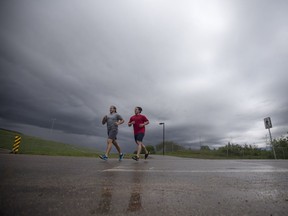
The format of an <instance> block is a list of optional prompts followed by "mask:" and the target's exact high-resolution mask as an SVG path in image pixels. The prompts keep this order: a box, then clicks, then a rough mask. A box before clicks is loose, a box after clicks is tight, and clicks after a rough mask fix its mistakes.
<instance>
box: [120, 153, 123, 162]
mask: <svg viewBox="0 0 288 216" xmlns="http://www.w3.org/2000/svg"><path fill="white" fill-rule="evenodd" d="M123 158H124V154H123V153H121V154H120V155H119V161H121V160H122V159H123Z"/></svg>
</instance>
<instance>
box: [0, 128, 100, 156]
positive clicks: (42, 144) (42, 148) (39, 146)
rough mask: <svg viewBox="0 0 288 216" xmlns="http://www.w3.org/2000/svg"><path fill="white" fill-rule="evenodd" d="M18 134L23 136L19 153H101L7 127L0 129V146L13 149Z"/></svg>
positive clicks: (95, 154)
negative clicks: (7, 128)
mask: <svg viewBox="0 0 288 216" xmlns="http://www.w3.org/2000/svg"><path fill="white" fill-rule="evenodd" d="M16 135H20V136H21V142H20V145H19V152H18V154H33V155H54V156H60V155H61V156H85V157H98V155H99V153H100V152H99V151H97V150H94V149H89V148H84V147H75V146H73V145H71V144H65V143H60V142H54V141H49V140H43V139H40V138H37V137H32V136H27V135H25V134H21V133H18V132H16V131H9V130H5V129H0V148H2V149H8V150H10V151H11V150H12V147H13V144H14V141H15V136H16Z"/></svg>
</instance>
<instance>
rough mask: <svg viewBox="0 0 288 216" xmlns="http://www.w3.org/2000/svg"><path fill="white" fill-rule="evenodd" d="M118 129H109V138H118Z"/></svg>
mask: <svg viewBox="0 0 288 216" xmlns="http://www.w3.org/2000/svg"><path fill="white" fill-rule="evenodd" d="M117 134H118V130H108V139H112V140H116V139H117Z"/></svg>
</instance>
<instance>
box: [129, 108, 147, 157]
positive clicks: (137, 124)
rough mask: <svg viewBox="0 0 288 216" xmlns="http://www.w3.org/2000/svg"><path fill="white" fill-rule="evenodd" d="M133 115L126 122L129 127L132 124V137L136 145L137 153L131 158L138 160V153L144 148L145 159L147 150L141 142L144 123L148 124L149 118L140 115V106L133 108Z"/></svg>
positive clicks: (143, 133)
mask: <svg viewBox="0 0 288 216" xmlns="http://www.w3.org/2000/svg"><path fill="white" fill-rule="evenodd" d="M134 111H135V115H134V116H132V117H131V118H130V120H129V122H128V126H129V127H131V125H133V129H134V139H135V142H136V144H137V145H138V146H137V155H135V156H133V157H132V159H134V160H136V161H138V160H139V158H140V153H141V150H142V148H143V149H144V150H145V159H147V157H148V155H149V152H148V151H147V149H146V147H145V145H144V144H143V138H144V135H145V125H148V124H149V120H148V119H147V118H146V116H144V115H142V114H141V112H142V108H141V107H136V108H135V110H134Z"/></svg>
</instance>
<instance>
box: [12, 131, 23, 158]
mask: <svg viewBox="0 0 288 216" xmlns="http://www.w3.org/2000/svg"><path fill="white" fill-rule="evenodd" d="M20 143H21V136H17V135H16V136H15V141H14V144H13V148H12V152H11V153H14V154H17V153H18V151H19V146H20Z"/></svg>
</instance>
